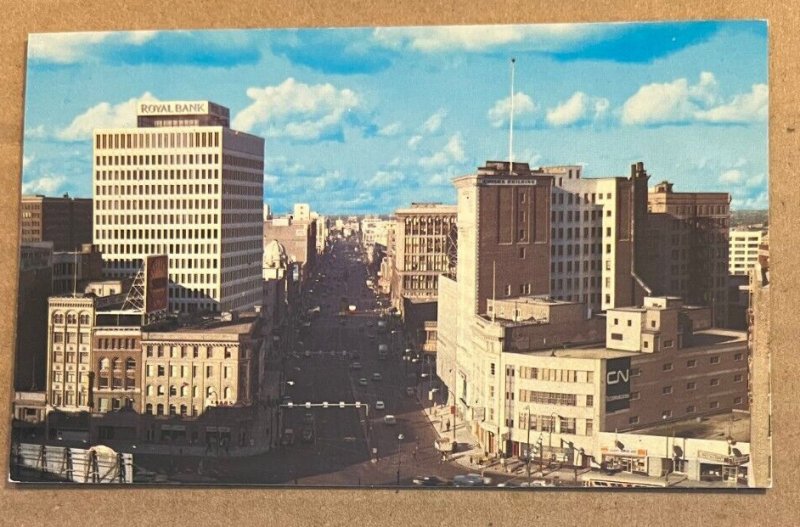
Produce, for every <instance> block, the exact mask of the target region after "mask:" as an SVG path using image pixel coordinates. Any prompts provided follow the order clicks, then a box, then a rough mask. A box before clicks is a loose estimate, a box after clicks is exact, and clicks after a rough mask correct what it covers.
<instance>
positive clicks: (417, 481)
mask: <svg viewBox="0 0 800 527" xmlns="http://www.w3.org/2000/svg"><path fill="white" fill-rule="evenodd" d="M411 482H412V483H413V484H414V485H417V486H418V487H446V486H448V485H452V484H453V483H452V482H451V481H450V480H447V479H442V478H440V477H439V476H416V477H415V478H414V479H413V480H411Z"/></svg>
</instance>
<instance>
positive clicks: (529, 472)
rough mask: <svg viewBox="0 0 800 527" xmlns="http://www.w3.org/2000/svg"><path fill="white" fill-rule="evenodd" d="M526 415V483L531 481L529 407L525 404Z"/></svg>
mask: <svg viewBox="0 0 800 527" xmlns="http://www.w3.org/2000/svg"><path fill="white" fill-rule="evenodd" d="M525 409H526V410H527V416H526V417H525V426H526V427H527V428H528V439H527V441H526V443H525V470H526V471H527V472H528V485H530V482H531V407H530V405H528V406H526V407H525Z"/></svg>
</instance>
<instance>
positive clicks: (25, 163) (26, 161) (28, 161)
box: [22, 155, 34, 168]
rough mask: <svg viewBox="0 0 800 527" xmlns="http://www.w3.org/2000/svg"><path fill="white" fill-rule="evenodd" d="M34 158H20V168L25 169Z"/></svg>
mask: <svg viewBox="0 0 800 527" xmlns="http://www.w3.org/2000/svg"><path fill="white" fill-rule="evenodd" d="M33 160H34V156H25V155H23V156H22V168H27V167H28V166H29V165H30V164H31V163H33Z"/></svg>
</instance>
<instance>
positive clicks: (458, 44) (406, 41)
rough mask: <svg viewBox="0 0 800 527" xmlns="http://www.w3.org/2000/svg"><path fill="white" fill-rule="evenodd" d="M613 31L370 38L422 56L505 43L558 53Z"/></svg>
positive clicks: (488, 28)
mask: <svg viewBox="0 0 800 527" xmlns="http://www.w3.org/2000/svg"><path fill="white" fill-rule="evenodd" d="M616 30H617V28H615V27H614V26H604V27H603V26H598V25H590V24H540V25H524V26H521V25H517V26H512V25H485V26H434V27H398V28H378V29H376V30H375V31H374V32H373V38H374V39H375V40H376V41H377V42H378V43H379V44H381V45H383V46H385V47H388V48H392V49H403V48H410V49H413V50H416V51H421V52H424V53H435V52H443V51H454V50H455V51H477V52H480V51H486V50H489V49H492V48H495V47H497V46H502V45H506V44H516V46H515V47H516V48H517V49H519V50H520V51H538V52H558V51H569V50H570V49H573V48H574V47H575V46H576V45H579V44H582V43H585V42H590V41H593V40H596V39H598V38H600V37H602V36H603V35H606V34H608V33H609V32H613V31H616Z"/></svg>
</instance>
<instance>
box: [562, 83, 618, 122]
mask: <svg viewBox="0 0 800 527" xmlns="http://www.w3.org/2000/svg"><path fill="white" fill-rule="evenodd" d="M609 105H610V104H609V102H608V99H605V98H603V97H591V96H589V95H586V94H585V93H583V92H580V91H578V92H575V93H574V94H573V95H572V97H570V98H569V99H567V100H566V101H564V102H562V103H559V105H558V106H556V107H555V108H549V109H548V110H547V122H548V123H550V124H551V125H553V126H571V125H574V124H578V123H584V122H587V121H590V120H595V121H598V120H600V119H602V118H603V117H605V115H606V112H607V111H608V108H609Z"/></svg>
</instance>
